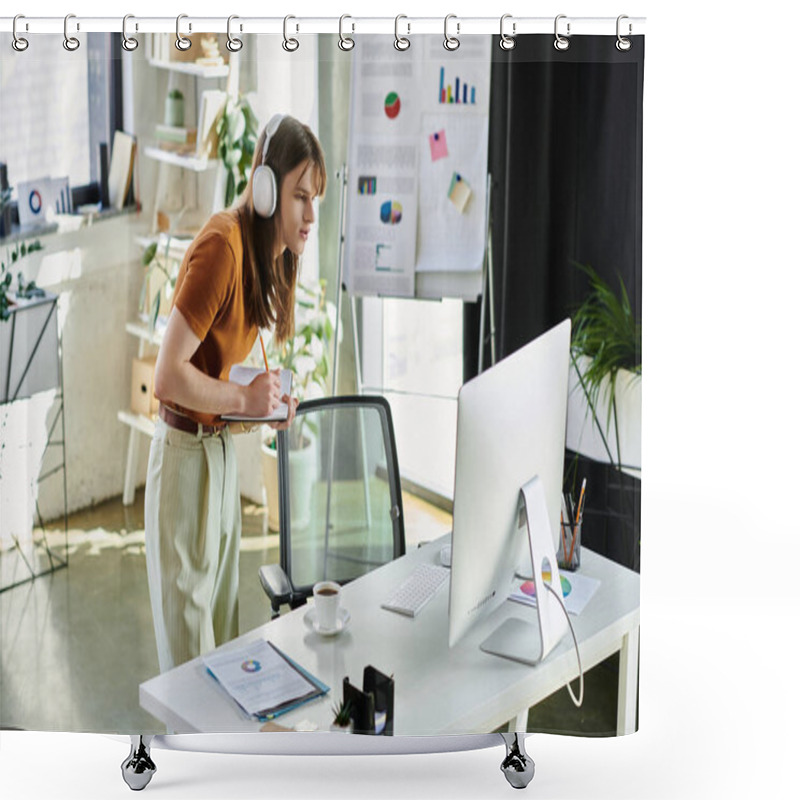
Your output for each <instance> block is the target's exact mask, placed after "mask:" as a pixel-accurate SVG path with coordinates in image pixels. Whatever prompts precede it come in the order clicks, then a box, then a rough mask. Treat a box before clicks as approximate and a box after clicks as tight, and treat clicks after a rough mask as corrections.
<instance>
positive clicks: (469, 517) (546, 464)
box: [449, 319, 571, 663]
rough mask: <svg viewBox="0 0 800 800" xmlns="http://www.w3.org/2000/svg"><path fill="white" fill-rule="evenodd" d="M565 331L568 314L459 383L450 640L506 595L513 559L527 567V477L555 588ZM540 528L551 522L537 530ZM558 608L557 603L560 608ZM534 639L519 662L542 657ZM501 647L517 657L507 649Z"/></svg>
mask: <svg viewBox="0 0 800 800" xmlns="http://www.w3.org/2000/svg"><path fill="white" fill-rule="evenodd" d="M570 330H571V325H570V320H569V319H566V320H564V321H563V322H561V323H560V324H559V325H557V326H556V327H554V328H552V329H551V330H549V331H547V332H546V333H544V334H542V335H541V336H539V337H538V338H537V339H535V340H534V341H532V342H530V343H529V344H527V345H525V346H524V347H522V348H520V349H519V350H517V351H516V352H515V353H513V354H512V355H510V356H508V357H507V358H504V359H503V360H502V361H500V362H499V363H498V364H496V365H495V366H493V367H491V368H490V369H488V370H486V371H485V372H483V373H481V374H480V375H479V376H477V377H476V378H474V379H473V380H471V381H468V382H467V383H465V384H464V385H463V386H462V387H461V390H460V391H459V394H458V424H457V432H456V473H455V496H454V502H453V539H452V552H451V577H450V624H449V642H450V646H451V647H453V646H454V645H456V644H457V643H458V642H459V641H460V640H461V639H463V637H464V636H465V635H466V634H467V633H468V631H470V630H471V629H472V628H473V626H475V625H476V624H477V623H478V622H479V621H480V620H482V619H484V618H485V617H486V616H487V615H489V614H491V613H492V611H494V610H495V609H497V608H498V607H499V606H500V604H502V603H503V602H504V601H505V600H506V599H507V598H508V596H509V593H510V591H511V586H512V582H513V579H514V574H515V572H516V570H517V569H518V568H519V567H520V566H523V568H524V569H530V568H531V552H530V543H529V539H528V526H527V524H526V520H525V518H524V514H522V513H521V503H520V499H521V498H520V490H521V489H522V488H523V487H524V486H525V485H526V484H529V482H530V481H531V480H532V479H534V478H538V481H536V482H535V484H536V486H535V487H534V488H535V490H536V491H535V492H534V495H535V497H534V498H533V500H531V501H530V502H532V503H533V505H534V508H533V509H531V508H529V509H528V512H529V513H528V517H529V519H530V521H531V523H532V525H533V526H536V525H538V530H537V532H538V535H539V540H538V541H539V551H540V559H539V560H541V556H542V555H544V556H546V557H547V560H549V561H551V564H550V566H551V569H552V573H551V574H552V584H554V588H556V589H558V591H559V594H560V581H559V579H558V573H557V565H556V563H555V553H556V550H557V543H558V538H559V520H560V513H561V487H562V481H563V472H564V443H565V437H566V422H567V389H568V376H569V347H570ZM536 498H538V500H537V499H536ZM541 501H543V502H541ZM537 505H541V506H543V507H541V508H539V507H535V506H537ZM545 509H546V512H545ZM531 511H533V513H531ZM543 527H546V528H548V530H547V531H544V532H543V531H542V530H541V529H542V528H543ZM535 530H536V529H535ZM543 534H544V535H543ZM547 534H549V536H548V535H547ZM542 551H544V552H543V553H542ZM534 577H535V576H534ZM540 580H541V579H540ZM552 584H551V585H552ZM538 586H539V581H537V588H538ZM542 595H549V592H547V591H542V592H538V591H537V601H538V606H539V609H540V611H539V615H540V618H541V615H542V613H543V611H545V610H546V608H545V606H546V601H545V603H543V602H542ZM548 599H550V600H553V599H552V598H548ZM553 602H554V600H553ZM521 608H522V607H521ZM526 610H528V609H526ZM561 613H562V612H561V610H560V609H559V610H558V614H559V615H561ZM553 619H555V620H558V617H553ZM562 623H563V626H562ZM554 624H555V625H556V626H557V627H558V630H557V631H556V635H557V638H558V639H560V638H561V635H563V632H565V631H566V629H567V628H566V621H565V620H563V619H561V621H560V622H558V621H556V622H555V623H554ZM513 627H514V626H512V628H513ZM540 627H541V626H540ZM504 630H505V633H507V634H510V638H511V639H514V638H515V637H516V638H519V637H529V638H530V636H529V634H530V633H531V632H530V631H529V632H527V633H526V632H523V631H522V630H521V629H515V630H510V629H504ZM534 633H535V632H534ZM501 638H503V637H501ZM505 638H509V637H508V636H506V637H505ZM535 638H536V641H535V642H533V644H531V642H529V641H526V642H525V643H524V646H523V648H522V650H523V653H522V656H521V657H519V658H517V660H521V661H525V662H527V663H536V662H537V661H538V660H539V659H540V658H542V657H544V655H546V652H545V651H546V650H547V649H549V648H548V647H547V646H546V643H545V642H544V641H541V637H535ZM484 644H485V642H484ZM482 649H487V648H485V647H483V646H482ZM501 649H502V648H501ZM489 651H490V652H496V649H491V648H489ZM498 654H499V655H508V656H509V657H511V658H516V656H515V655H513V654H507V653H498Z"/></svg>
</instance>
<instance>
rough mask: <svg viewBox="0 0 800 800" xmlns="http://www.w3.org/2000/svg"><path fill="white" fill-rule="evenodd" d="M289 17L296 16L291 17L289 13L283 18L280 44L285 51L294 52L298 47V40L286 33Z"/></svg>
mask: <svg viewBox="0 0 800 800" xmlns="http://www.w3.org/2000/svg"><path fill="white" fill-rule="evenodd" d="M290 19H297V17H293V16H292V15H291V14H289V15H287V16H285V17H284V18H283V42H282V43H281V46H282V47H283V49H284V50H285V51H286V52H287V53H294V51H295V50H297V48H298V47H300V42H298V41H297V39H295V38H294V37H290V36H289V35H288V27H289V20H290Z"/></svg>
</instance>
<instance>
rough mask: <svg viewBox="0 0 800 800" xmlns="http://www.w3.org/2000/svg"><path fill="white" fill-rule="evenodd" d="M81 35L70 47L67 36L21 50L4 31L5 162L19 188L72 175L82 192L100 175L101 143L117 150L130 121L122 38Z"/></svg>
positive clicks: (0, 127)
mask: <svg viewBox="0 0 800 800" xmlns="http://www.w3.org/2000/svg"><path fill="white" fill-rule="evenodd" d="M80 39H81V45H80V47H79V48H78V49H77V50H75V51H74V52H67V51H66V50H65V49H64V48H63V47H62V42H63V37H61V36H59V35H37V36H35V37H34V36H31V37H29V41H30V42H31V44H30V46H29V47H28V49H27V50H25V51H24V52H21V53H17V52H16V51H15V50H14V49H13V48H12V47H11V36H10V35H9V34H4V35H3V36H2V37H0V86H2V92H0V119H1V120H2V124H0V162H2V163H4V164H6V165H7V169H8V181H9V184H10V185H11V186H18V185H19V184H20V183H22V182H23V181H29V180H36V179H38V178H43V177H47V176H49V177H53V178H56V177H64V176H66V177H68V178H69V185H70V188H72V189H73V190H74V189H75V187H77V186H83V185H86V184H89V183H92V182H97V181H99V179H100V176H99V159H98V145H99V144H100V143H101V142H106V143H108V145H109V149H110V145H111V141H112V135H113V131H114V130H116V129H117V128H121V127H122V121H121V118H120V116H121V111H120V108H121V103H120V102H119V100H120V95H121V88H120V87H121V69H120V56H119V53H120V48H119V36H118V35H116V34H105V33H90V34H85V35H82V36H81V37H80ZM76 86H85V87H86V90H85V91H76V89H75V87H76Z"/></svg>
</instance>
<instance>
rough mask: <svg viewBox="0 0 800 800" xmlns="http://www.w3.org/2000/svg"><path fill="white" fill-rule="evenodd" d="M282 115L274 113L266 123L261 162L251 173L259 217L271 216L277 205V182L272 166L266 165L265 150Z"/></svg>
mask: <svg viewBox="0 0 800 800" xmlns="http://www.w3.org/2000/svg"><path fill="white" fill-rule="evenodd" d="M284 116H285V114H275V116H273V117H272V119H271V120H270V121H269V122H268V123H267V132H266V134H265V137H264V149H263V152H262V155H261V164H260V165H259V166H257V167H256V169H255V172H254V173H253V208H254V209H255V212H256V214H258V216H259V217H271V216H272V215H273V214H274V213H275V208H276V206H277V205H278V184H277V181H276V180H275V173H274V172H273V171H272V167H269V166H267V152H268V150H269V143H270V140H271V139H272V137H273V136H274V135H275V132H276V131H277V130H278V128H279V127H280V124H281V121H282V120H283V118H284Z"/></svg>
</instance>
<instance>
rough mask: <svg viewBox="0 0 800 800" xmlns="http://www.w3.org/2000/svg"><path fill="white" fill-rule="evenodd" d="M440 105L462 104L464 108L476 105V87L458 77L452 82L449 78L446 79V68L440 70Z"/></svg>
mask: <svg viewBox="0 0 800 800" xmlns="http://www.w3.org/2000/svg"><path fill="white" fill-rule="evenodd" d="M438 98H439V105H443V104H445V103H460V104H461V105H464V106H467V105H469V106H474V105H475V87H474V86H470V85H469V83H467V81H465V80H464V79H463V78H460V77H459V76H458V75H456V77H455V81H453V80H451V79H450V78H449V76H448V77H447V78H446V77H445V68H444V67H441V68H440V69H439V92H438Z"/></svg>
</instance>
